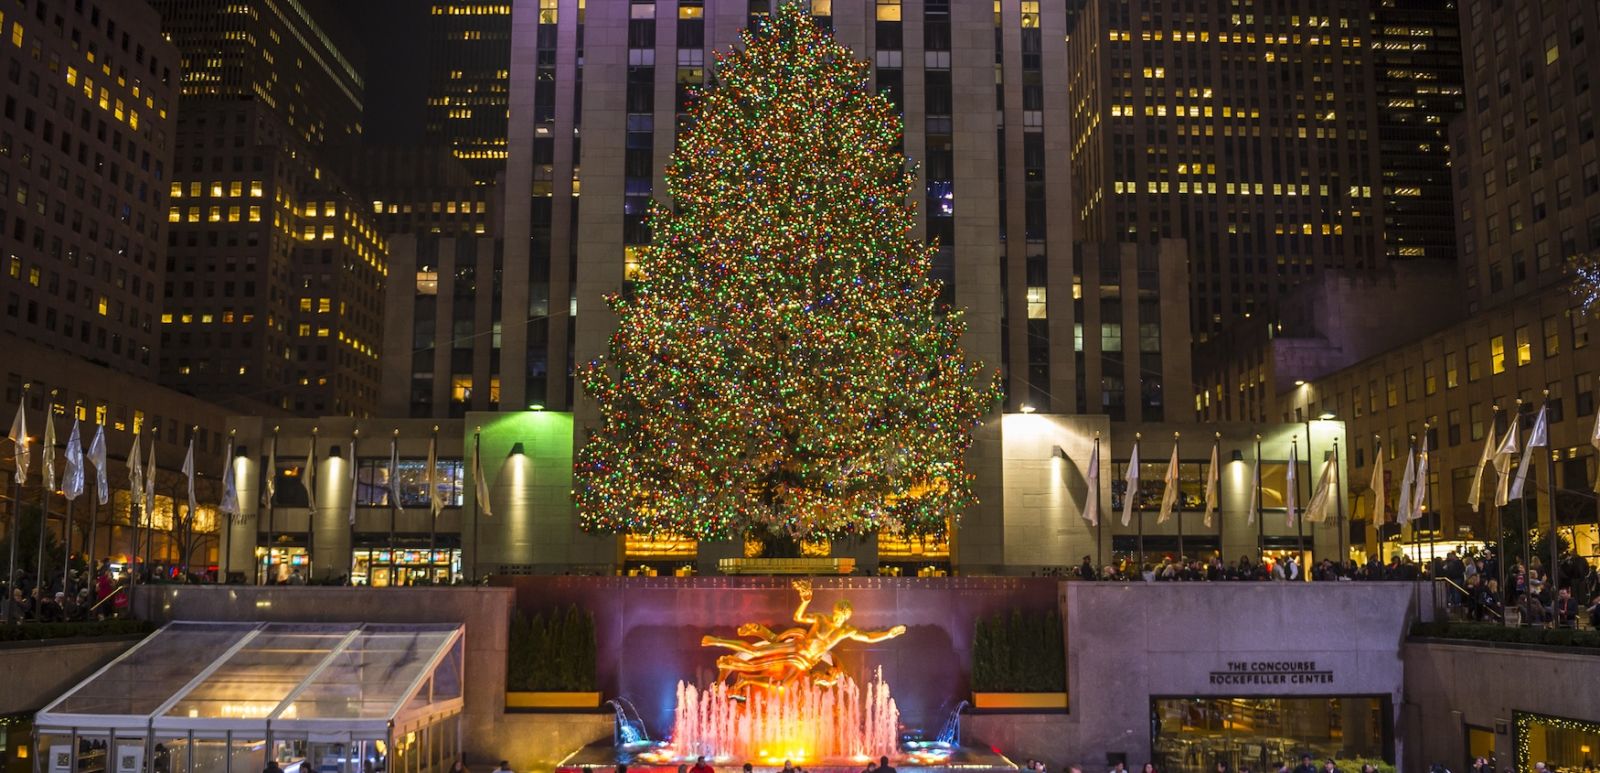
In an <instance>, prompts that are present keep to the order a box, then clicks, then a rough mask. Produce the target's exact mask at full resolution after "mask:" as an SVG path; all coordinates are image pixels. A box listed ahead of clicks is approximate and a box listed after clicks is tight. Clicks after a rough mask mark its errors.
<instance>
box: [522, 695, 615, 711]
mask: <svg viewBox="0 0 1600 773" xmlns="http://www.w3.org/2000/svg"><path fill="white" fill-rule="evenodd" d="M506 708H508V709H597V708H600V693H598V692H511V691H507V692H506Z"/></svg>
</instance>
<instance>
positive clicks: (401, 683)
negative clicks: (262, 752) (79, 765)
mask: <svg viewBox="0 0 1600 773" xmlns="http://www.w3.org/2000/svg"><path fill="white" fill-rule="evenodd" d="M462 636H463V630H462V628H461V626H458V625H368V624H358V623H201V622H176V623H169V624H167V625H166V626H164V627H162V628H161V629H160V630H158V631H156V632H155V633H154V634H151V635H150V636H149V637H148V638H146V639H145V640H144V641H142V642H140V643H139V644H138V645H137V646H135V647H133V648H132V649H130V650H128V651H127V652H125V653H123V655H122V656H121V657H119V658H117V659H116V660H113V661H112V662H111V663H110V664H108V665H106V666H105V667H104V668H102V669H100V670H99V671H98V672H96V673H95V674H94V675H93V676H91V677H89V678H88V679H86V680H85V681H83V682H82V683H80V684H79V685H78V686H76V687H74V688H72V689H71V690H69V691H68V692H67V693H66V694H65V695H63V696H61V697H60V698H58V699H57V700H56V701H55V702H54V703H51V704H50V705H49V706H47V707H45V709H44V710H43V711H41V712H39V713H38V715H37V716H36V717H35V718H34V726H35V727H36V728H37V730H38V732H40V733H68V732H72V731H74V730H77V731H78V732H80V733H103V732H109V731H116V732H117V733H119V734H129V735H135V734H137V735H143V734H145V733H147V732H150V733H155V734H157V735H179V734H186V733H189V732H194V733H197V734H203V735H207V736H213V737H215V736H221V735H223V734H225V733H228V732H230V731H231V732H233V733H234V734H235V736H238V735H240V734H244V735H247V736H252V737H259V738H266V737H267V734H268V733H269V732H270V733H271V735H272V737H274V738H296V737H299V738H328V739H332V738H357V739H359V738H370V739H381V738H385V737H389V734H390V733H391V732H393V733H395V734H401V733H406V732H410V731H412V730H415V729H418V728H420V727H422V726H424V725H427V724H429V723H431V722H434V721H436V720H438V719H440V718H442V717H444V716H447V715H450V714H458V713H460V711H461V706H462V699H461V688H462V679H461V677H462V657H463V651H462Z"/></svg>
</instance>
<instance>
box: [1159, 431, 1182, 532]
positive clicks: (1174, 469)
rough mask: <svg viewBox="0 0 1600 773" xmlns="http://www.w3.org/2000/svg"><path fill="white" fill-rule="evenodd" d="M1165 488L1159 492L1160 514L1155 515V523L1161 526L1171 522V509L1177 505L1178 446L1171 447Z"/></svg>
mask: <svg viewBox="0 0 1600 773" xmlns="http://www.w3.org/2000/svg"><path fill="white" fill-rule="evenodd" d="M1164 483H1165V484H1166V487H1165V488H1163V489H1162V490H1161V512H1160V513H1158V514H1157V515H1156V523H1157V524H1163V523H1166V522H1167V521H1169V520H1172V510H1173V507H1174V506H1175V505H1176V504H1177V503H1178V446H1177V444H1176V443H1174V444H1173V446H1172V458H1171V459H1168V460H1167V476H1166V478H1165V479H1164Z"/></svg>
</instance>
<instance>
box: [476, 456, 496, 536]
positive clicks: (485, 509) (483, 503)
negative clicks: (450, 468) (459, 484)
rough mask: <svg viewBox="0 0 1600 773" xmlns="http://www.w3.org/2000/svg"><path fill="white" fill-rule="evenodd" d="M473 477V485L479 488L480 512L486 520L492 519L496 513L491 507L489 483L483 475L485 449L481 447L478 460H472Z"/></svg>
mask: <svg viewBox="0 0 1600 773" xmlns="http://www.w3.org/2000/svg"><path fill="white" fill-rule="evenodd" d="M472 477H473V478H474V481H473V483H474V484H476V486H477V492H478V512H480V513H482V514H483V515H484V517H486V518H491V517H493V516H494V511H493V510H491V509H490V507H489V481H488V480H487V479H485V478H484V475H483V449H482V448H481V447H480V448H479V449H478V452H477V454H476V458H474V459H473V460H472Z"/></svg>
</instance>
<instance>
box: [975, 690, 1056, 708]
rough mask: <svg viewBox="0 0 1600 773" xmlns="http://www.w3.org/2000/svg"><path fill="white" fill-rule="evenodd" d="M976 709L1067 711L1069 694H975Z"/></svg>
mask: <svg viewBox="0 0 1600 773" xmlns="http://www.w3.org/2000/svg"><path fill="white" fill-rule="evenodd" d="M972 707H973V708H975V709H995V710H1001V711H1066V710H1067V694H1066V693H1064V692H975V693H973V694H972Z"/></svg>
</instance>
